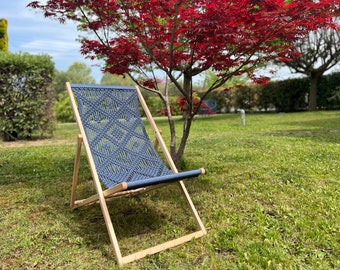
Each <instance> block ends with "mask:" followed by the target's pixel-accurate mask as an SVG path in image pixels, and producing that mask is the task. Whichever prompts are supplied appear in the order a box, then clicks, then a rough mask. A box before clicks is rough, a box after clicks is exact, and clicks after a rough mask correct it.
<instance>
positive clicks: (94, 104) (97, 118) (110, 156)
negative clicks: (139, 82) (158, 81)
mask: <svg viewBox="0 0 340 270" xmlns="http://www.w3.org/2000/svg"><path fill="white" fill-rule="evenodd" d="M72 90H73V93H74V96H75V98H76V101H77V104H78V111H79V114H80V118H81V120H82V124H83V127H84V130H85V133H86V137H87V139H88V142H89V145H90V149H91V152H92V156H93V159H94V163H95V165H96V170H97V173H98V176H99V178H100V180H101V181H102V182H103V183H104V184H105V186H106V187H108V188H110V187H112V186H114V185H116V184H118V183H120V182H124V181H125V182H127V183H132V182H134V181H140V180H143V181H145V179H150V178H155V177H162V176H168V175H172V174H173V173H172V172H171V171H170V170H169V169H168V168H167V167H166V166H165V165H164V163H163V162H162V161H161V160H160V158H159V157H158V155H157V153H156V151H155V149H154V147H153V145H152V144H151V142H150V140H149V137H148V135H147V133H146V130H145V127H144V125H143V122H142V120H141V117H140V113H139V108H138V97H137V92H136V89H135V87H126V86H114V87H113V86H98V85H86V86H85V85H76V84H72Z"/></svg>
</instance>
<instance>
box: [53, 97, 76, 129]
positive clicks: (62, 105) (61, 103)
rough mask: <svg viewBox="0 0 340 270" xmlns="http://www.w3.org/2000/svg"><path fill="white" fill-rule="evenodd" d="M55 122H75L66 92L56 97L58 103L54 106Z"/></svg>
mask: <svg viewBox="0 0 340 270" xmlns="http://www.w3.org/2000/svg"><path fill="white" fill-rule="evenodd" d="M56 113H57V120H58V121H59V122H62V123H72V122H75V121H76V119H75V118H74V113H73V110H72V106H71V102H70V98H69V96H68V94H67V92H64V93H61V94H59V95H58V101H57V104H56Z"/></svg>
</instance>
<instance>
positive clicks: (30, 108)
mask: <svg viewBox="0 0 340 270" xmlns="http://www.w3.org/2000/svg"><path fill="white" fill-rule="evenodd" d="M53 72H54V63H53V62H52V60H51V57H50V56H48V55H45V54H42V55H31V54H28V53H15V54H12V53H8V52H0V132H2V136H3V139H4V140H12V139H16V138H26V139H27V138H31V137H32V135H33V133H34V134H37V136H43V135H49V134H51V133H52V131H53V128H54V125H55V121H54V107H53V106H54V92H53V91H52V90H53V89H52V85H51V83H52V79H53Z"/></svg>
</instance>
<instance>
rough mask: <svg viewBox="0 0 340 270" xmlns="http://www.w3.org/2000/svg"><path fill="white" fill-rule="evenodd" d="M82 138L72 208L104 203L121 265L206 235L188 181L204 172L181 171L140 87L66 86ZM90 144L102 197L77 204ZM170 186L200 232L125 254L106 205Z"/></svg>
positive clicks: (97, 187)
mask: <svg viewBox="0 0 340 270" xmlns="http://www.w3.org/2000/svg"><path fill="white" fill-rule="evenodd" d="M66 87H67V91H68V94H69V96H70V100H71V103H72V108H73V111H74V114H75V117H76V120H77V124H78V127H79V131H80V134H79V135H78V143H77V150H76V157H75V164H74V174H73V184H72V192H71V207H72V208H78V207H80V206H84V205H88V204H91V203H95V202H99V203H100V206H101V210H102V212H103V216H104V220H105V223H106V227H107V230H108V234H109V238H110V241H111V244H112V246H113V250H114V254H115V257H116V260H117V263H118V264H119V265H121V264H124V263H129V262H132V261H134V260H138V259H141V258H143V257H145V256H147V255H151V254H154V253H157V252H160V251H162V250H165V249H168V248H171V247H174V246H177V245H180V244H182V243H184V242H187V241H190V240H192V239H193V238H198V237H201V236H203V235H205V234H206V230H205V228H204V225H203V223H202V221H201V220H200V217H199V215H198V213H197V211H196V209H195V206H194V205H193V203H192V201H191V199H190V196H189V194H188V192H187V190H186V188H185V186H184V184H183V182H182V180H183V179H186V178H192V177H197V176H198V175H200V174H203V173H204V169H197V170H190V171H185V172H178V171H177V169H176V166H175V164H174V162H173V161H172V159H171V156H170V154H169V152H168V150H167V148H166V145H165V143H164V141H163V139H162V137H161V134H160V132H159V131H158V129H157V127H156V124H155V122H154V120H153V118H152V116H151V113H150V111H149V110H148V108H147V105H146V103H145V101H144V99H143V96H142V94H141V92H140V90H139V89H138V87H130V86H100V85H80V84H70V83H66ZM138 99H139V101H140V103H141V105H142V107H143V109H144V111H145V113H146V116H147V118H148V120H149V122H150V124H151V126H152V128H153V130H154V132H155V136H156V139H157V141H158V143H159V145H160V147H161V149H162V150H163V153H164V156H165V158H166V160H167V162H168V164H169V167H170V169H168V167H167V166H166V165H165V164H164V163H163V162H162V160H161V159H160V158H159V156H158V154H157V152H156V150H155V149H154V147H153V145H152V143H151V141H150V140H149V137H148V135H147V133H146V130H145V127H144V125H143V122H142V119H141V116H140V112H139V108H138ZM82 145H84V147H85V152H86V156H87V159H88V162H89V166H90V169H91V174H92V178H93V181H94V186H95V189H96V194H95V195H93V196H90V197H89V198H86V199H81V200H76V188H77V181H78V170H79V166H80V153H81V146H82ZM169 183H176V184H178V186H179V188H180V189H181V190H182V194H183V195H184V197H185V198H186V201H187V203H188V205H189V208H190V210H191V213H192V215H193V217H194V219H195V221H196V223H197V226H198V230H197V231H196V232H193V233H189V234H187V235H184V236H182V237H179V238H177V239H174V240H170V241H168V242H165V243H162V244H158V245H156V246H154V247H150V248H147V249H145V250H141V251H138V252H136V253H133V254H130V255H126V256H122V254H121V251H120V247H119V244H118V241H117V238H116V235H115V232H114V229H113V225H112V222H111V217H110V214H109V210H108V207H107V204H106V200H107V199H112V198H116V197H121V196H132V195H135V194H141V193H144V192H147V191H149V190H152V189H156V188H160V187H163V186H165V185H167V184H169Z"/></svg>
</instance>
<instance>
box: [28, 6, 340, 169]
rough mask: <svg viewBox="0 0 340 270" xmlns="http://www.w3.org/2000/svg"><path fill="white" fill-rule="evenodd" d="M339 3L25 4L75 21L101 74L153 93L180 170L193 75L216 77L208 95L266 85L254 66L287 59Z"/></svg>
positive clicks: (188, 125)
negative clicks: (237, 85) (178, 103)
mask: <svg viewBox="0 0 340 270" xmlns="http://www.w3.org/2000/svg"><path fill="white" fill-rule="evenodd" d="M337 3H338V0H321V1H318V2H314V1H310V0H300V1H292V2H290V3H286V1H284V0H262V1H253V0H252V1H251V0H237V1H235V0H214V1H211V0H166V1H165V0H151V1H142V0H137V1H136V0H124V1H113V0H112V1H107V0H97V1H89V0H85V1H74V0H47V1H43V2H40V1H34V2H32V3H30V4H29V6H30V7H32V8H39V9H41V10H42V11H43V12H44V14H45V16H47V17H54V18H57V19H58V20H59V21H60V22H65V21H66V20H74V21H77V22H78V23H79V29H81V30H83V31H87V32H88V36H89V35H90V36H89V37H88V38H83V39H82V49H81V51H82V53H83V54H85V55H86V56H87V57H88V58H90V59H94V58H100V59H102V60H104V61H105V63H106V64H105V67H104V70H105V71H106V72H110V73H112V74H120V75H122V74H128V75H129V76H130V77H131V78H132V79H133V80H134V81H135V82H136V83H137V84H139V85H140V86H143V87H144V88H147V89H148V90H150V91H152V92H155V93H157V94H158V96H159V97H160V99H161V100H162V101H163V103H164V106H165V108H166V110H167V115H168V122H169V128H170V133H171V142H170V153H171V156H172V158H173V159H174V161H175V163H176V164H177V165H179V164H180V162H181V159H182V156H183V154H184V149H185V145H186V142H187V139H188V136H189V132H190V128H191V124H192V120H193V117H194V116H195V115H196V113H197V111H198V110H199V106H197V104H193V99H192V96H193V88H192V82H193V78H194V77H195V76H197V75H199V74H200V73H202V72H204V71H206V70H208V69H212V70H213V71H214V72H215V74H216V75H217V77H218V78H217V80H216V81H215V82H213V83H212V84H211V85H210V86H209V88H208V89H207V92H206V95H207V94H209V93H210V92H211V91H213V90H214V89H216V88H219V87H220V86H222V85H223V84H224V83H225V82H226V81H228V80H229V79H230V78H232V77H233V76H235V75H241V74H243V73H246V74H248V76H249V77H250V78H251V79H253V80H254V81H257V82H259V81H260V82H261V81H265V80H264V78H257V77H256V76H254V74H253V72H254V70H255V68H256V67H257V66H258V65H260V64H262V63H264V62H266V61H268V60H270V59H273V58H274V59H276V58H277V57H279V56H281V57H283V56H284V57H288V56H291V54H292V51H291V50H289V48H290V45H289V44H290V43H291V42H292V41H295V40H296V39H297V38H298V37H301V36H303V35H305V34H306V33H308V32H309V31H311V30H315V29H316V28H317V27H319V26H324V25H325V24H328V23H329V22H330V20H331V17H332V15H333V14H332V7H333V6H334V5H336V4H337ZM90 33H91V34H90ZM170 84H173V85H175V87H176V90H177V95H178V96H181V97H183V98H184V99H185V100H186V102H187V110H186V114H185V115H184V118H183V128H182V131H183V132H182V135H181V136H177V134H176V129H175V122H174V120H173V117H172V114H171V106H170V102H169V86H170ZM204 97H205V96H203V97H202V99H201V101H202V100H203V99H204ZM198 105H199V104H198ZM177 137H179V138H180V142H179V143H177Z"/></svg>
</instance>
